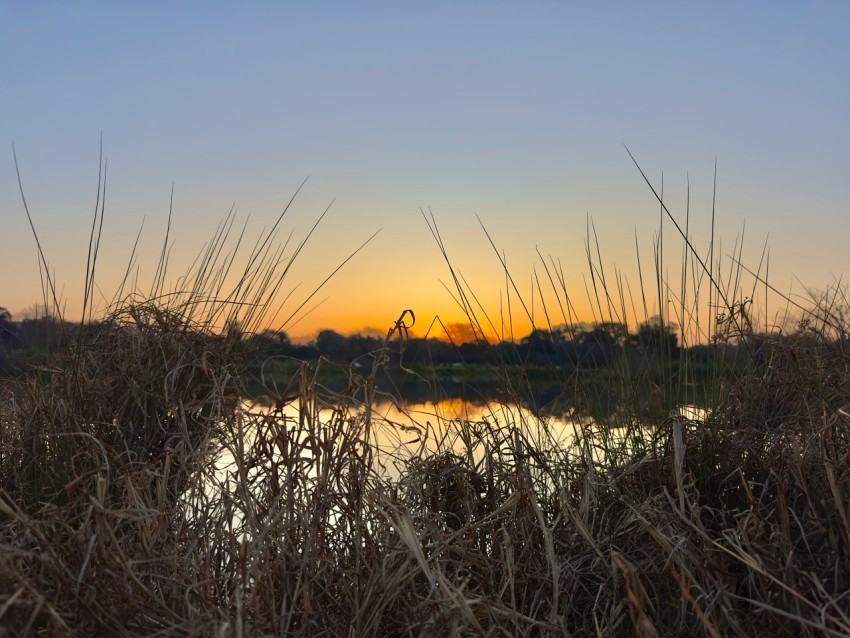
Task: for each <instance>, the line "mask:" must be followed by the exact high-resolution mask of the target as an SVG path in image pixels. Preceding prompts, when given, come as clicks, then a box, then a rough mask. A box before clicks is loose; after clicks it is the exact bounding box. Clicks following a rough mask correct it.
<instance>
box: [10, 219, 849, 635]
mask: <svg viewBox="0 0 850 638" xmlns="http://www.w3.org/2000/svg"><path fill="white" fill-rule="evenodd" d="M101 215H102V210H101ZM671 217H672V216H671ZM429 221H432V220H429ZM278 223H280V220H278ZM97 227H98V226H97V224H94V225H93V228H95V229H96V228H97ZM430 227H431V230H432V232H433V233H434V236H435V239H436V241H437V245H438V247H439V248H440V249H441V250H443V254H444V255H445V254H446V253H445V249H444V246H443V243H442V241H441V239H440V237H439V233H438V232H437V230H436V226H434V225H433V224H432V225H431V226H430ZM275 228H276V227H275ZM275 228H273V229H272V231H270V233H269V234H268V235H266V236H264V237H261V238H260V240H259V241H258V242H257V244H256V245H255V246H254V248H253V249H252V250H250V251H248V254H247V258H246V262H245V263H246V264H247V265H246V266H245V268H244V270H243V273H242V274H241V275H239V276H238V277H237V278H236V280H237V283H236V285H235V286H232V287H227V286H225V281H227V280H228V279H227V277H226V274H227V272H226V271H227V269H229V268H230V265H231V264H232V263H233V261H234V259H233V257H234V256H235V255H236V254H237V247H232V248H227V247H226V246H227V245H228V244H227V241H228V237H227V233H226V232H224V231H222V232H221V233H218V234H217V235H216V236H215V237H214V238H213V239H212V240H211V242H210V245H209V246H210V247H209V249H208V250H207V251H206V252H204V253H202V255H201V258H200V259H199V260H198V262H197V263H196V266H195V268H194V270H192V271H191V272H189V273H187V274H186V275H184V276H183V277H182V278H181V279H180V281H181V284H180V288H179V289H167V288H166V285H165V281H166V276H165V259H164V258H163V260H162V262H161V264H160V266H161V267H160V268H159V269H158V271H157V275H156V277H155V281H154V285H153V287H152V288H151V290H149V291H148V292H146V293H144V294H141V293H138V292H136V291H133V292H132V294H129V293H126V292H125V291H122V293H121V294H119V295H117V296H116V301H115V303H114V304H113V305H112V307H111V309H110V310H109V312H108V313H107V314H106V315H104V316H101V317H98V318H96V319H94V318H87V319H86V320H84V321H83V322H82V323H80V324H78V327H77V329H75V330H74V331H73V334H71V333H70V331H69V330H68V328H67V326H68V325H69V324H67V323H65V322H63V321H61V320H58V321H57V323H56V329H57V330H58V331H59V333H60V334H61V343H60V345H58V346H56V347H55V348H54V347H51V348H50V349H49V351H45V352H44V353H43V358H41V359H40V360H39V361H38V362H37V363H34V364H30V365H26V366H24V367H23V369H19V370H7V375H6V378H5V380H4V382H3V385H2V389H0V392H2V401H0V627H1V628H2V631H0V633H4V632H5V635H10V636H11V635H14V636H39V635H72V636H85V635H115V636H118V635H121V636H222V637H224V636H272V635H273V636H290V635H303V636H314V635H336V636H342V635H349V636H351V635H354V636H372V635H374V636H379V635H399V636H420V635H445V636H461V635H466V636H513V635H528V636H543V635H552V636H569V635H573V636H586V635H600V636H603V635H604V636H618V635H622V636H632V635H636V636H644V637H649V636H662V635H664V636H667V635H681V636H696V635H703V636H726V635H749V636H756V635H761V636H764V635H772V636H773V635H777V636H778V635H786V636H802V635H811V636H816V635H817V636H823V635H831V636H846V635H848V634H850V599H848V598H847V592H848V591H850V557H848V552H850V519H848V516H849V515H848V507H850V467H848V464H849V463H850V455H848V454H850V433H848V427H850V423H848V421H850V418H848V416H847V413H846V412H844V411H843V410H842V408H843V407H844V406H845V405H846V404H847V403H848V402H850V350H848V348H850V340H848V328H849V327H850V324H848V321H847V311H848V304H847V302H848V300H847V298H846V296H845V295H844V292H843V289H842V288H840V287H835V288H833V289H832V290H831V291H830V292H829V293H828V294H826V295H824V296H820V297H813V298H812V299H811V300H809V302H807V303H805V304H803V303H802V302H798V301H794V302H793V303H790V301H789V306H788V311H789V314H793V315H794V317H795V321H793V322H789V323H786V326H790V328H789V329H784V330H782V331H776V330H768V327H767V326H761V327H759V326H757V325H755V324H756V323H757V322H755V321H754V320H753V319H752V317H751V316H750V313H749V309H750V308H751V307H752V306H751V303H752V301H751V300H752V298H753V295H752V292H753V290H754V288H753V289H744V288H743V284H742V283H741V282H742V281H743V279H744V277H743V275H744V274H745V271H742V270H741V267H737V270H735V269H733V270H732V271H731V273H732V274H731V276H725V275H724V276H721V274H720V265H721V261H720V259H719V258H716V256H715V255H714V254H713V238H712V245H711V246H710V247H708V249H707V250H705V251H703V252H704V253H705V254H701V253H699V252H698V251H697V250H696V248H694V247H693V245H692V243H691V242H690V240H686V241H685V250H684V252H683V263H682V268H683V270H684V271H685V273H684V276H683V277H682V280H683V281H684V282H686V283H687V282H690V284H689V287H687V286H685V284H682V286H681V287H679V285H678V284H677V285H676V286H675V289H674V287H673V286H672V284H670V283H668V281H667V280H666V279H665V278H664V277H662V276H661V273H662V272H663V271H661V270H659V271H657V272H658V276H657V278H656V280H655V282H654V284H655V285H654V287H653V286H652V285H650V282H647V283H646V286H645V288H642V289H641V294H642V295H644V297H646V296H647V295H657V297H658V298H659V300H660V301H661V303H660V304H659V305H660V307H663V308H667V307H670V304H669V303H668V297H669V296H671V295H673V296H674V297H675V300H676V304H674V306H675V307H678V308H680V309H681V310H682V312H681V313H679V314H678V315H675V316H672V317H670V316H664V317H663V318H662V323H661V324H659V325H660V326H661V328H662V333H661V334H673V333H675V334H677V335H678V336H679V339H680V340H681V341H680V342H679V344H680V345H681V346H682V349H681V351H679V349H678V348H677V349H676V352H675V360H674V351H673V349H672V348H671V347H669V346H670V341H669V340H668V341H667V342H666V343H667V346H663V341H659V342H658V344H657V345H658V348H657V349H656V351H655V352H654V354H653V356H651V357H649V356H641V357H637V356H620V357H617V358H616V359H614V360H612V361H610V363H609V364H607V365H605V366H594V368H595V369H594V370H593V371H591V372H589V373H588V371H587V370H584V369H582V368H581V367H580V366H574V368H573V369H570V370H565V368H564V366H563V365H560V364H559V365H560V367H555V366H554V365H553V367H552V369H551V370H549V371H548V372H546V373H545V374H546V375H547V379H549V381H552V380H554V381H555V382H557V383H558V384H560V385H561V386H562V388H563V389H564V390H565V394H564V396H567V397H568V398H569V401H570V403H571V407H572V409H573V412H572V414H575V415H576V418H575V419H574V420H573V421H571V422H570V427H571V428H572V432H571V438H570V441H571V444H570V445H564V444H563V440H562V438H561V437H560V435H559V434H558V433H557V432H554V430H553V429H552V427H551V425H552V421H551V415H550V414H548V413H547V412H546V411H545V410H542V409H540V408H542V404H541V402H540V401H538V399H536V398H535V397H539V392H537V391H536V390H535V388H536V387H537V386H536V384H537V381H538V380H539V378H538V377H537V376H536V375H540V374H544V373H543V372H541V371H545V370H547V365H548V364H547V361H545V360H537V359H535V360H534V361H531V360H528V359H527V358H526V359H523V358H522V357H521V356H520V357H519V358H518V359H514V358H511V356H512V355H511V356H508V354H506V353H509V352H510V349H509V347H508V346H502V347H497V346H493V347H491V348H490V349H488V348H487V347H485V346H483V340H482V341H480V342H479V344H478V347H480V348H482V351H483V352H485V353H486V356H487V359H486V360H485V361H483V362H481V363H476V364H475V365H476V366H478V367H474V368H471V370H470V371H469V373H470V374H473V373H474V374H475V375H485V374H486V376H487V378H488V379H489V380H491V381H492V383H493V384H495V385H496V386H497V387H498V389H499V392H500V393H501V394H500V398H499V400H498V401H499V402H500V403H501V404H502V405H507V406H523V410H514V411H511V410H506V411H505V414H507V415H513V416H507V417H505V418H503V419H501V420H498V421H496V420H488V419H482V418H475V419H450V420H448V421H445V422H444V423H443V425H442V427H439V428H436V427H430V426H429V423H428V421H429V419H427V418H421V416H420V417H418V423H420V425H419V426H417V425H416V424H415V423H413V424H412V423H411V422H409V421H408V422H405V423H400V422H398V421H399V420H395V419H394V418H393V417H392V416H387V415H386V414H385V413H382V412H378V411H377V410H376V409H375V406H377V405H378V404H379V403H381V402H384V403H386V401H395V404H396V405H397V407H398V408H399V409H401V410H404V402H403V401H402V400H401V399H400V398H398V397H396V396H395V394H394V393H395V391H396V390H397V389H398V387H397V386H394V385H393V384H392V383H390V382H389V381H388V380H396V381H397V380H399V379H405V378H410V379H413V378H417V377H419V378H424V379H425V381H426V382H427V383H426V386H427V387H429V388H430V389H431V390H433V391H434V393H435V400H439V399H440V398H441V397H440V396H439V395H440V391H441V390H440V388H441V375H440V374H437V373H435V374H433V375H432V376H430V377H428V375H427V374H425V371H427V368H428V362H427V361H424V360H420V361H418V362H417V366H418V367H415V369H414V368H412V367H410V366H408V365H406V364H405V359H404V358H400V357H401V355H402V354H403V349H404V347H405V346H407V345H409V339H407V337H408V334H407V332H408V327H409V321H410V317H409V315H408V314H407V313H404V314H402V315H401V316H400V317H399V319H398V320H397V321H395V322H394V323H391V327H390V329H389V330H388V332H387V335H386V337H385V338H383V339H379V340H377V341H376V342H375V343H373V344H372V347H370V348H369V349H368V351H366V352H364V353H362V356H360V357H359V358H358V363H359V365H357V366H354V365H351V361H349V362H346V365H334V364H333V363H332V362H329V361H327V360H325V359H321V358H320V359H316V360H308V361H298V362H294V360H292V359H289V360H288V361H290V363H288V364H287V365H289V366H291V367H290V368H281V369H278V370H277V371H276V372H275V374H273V375H271V376H269V375H267V374H266V373H265V371H267V369H266V368H264V366H263V364H262V362H261V363H259V364H258V361H257V359H256V357H255V356H254V354H252V351H251V350H250V349H249V348H247V347H246V342H248V341H250V337H251V335H255V334H261V333H262V328H264V327H265V325H266V320H267V318H268V317H267V313H268V312H269V308H268V306H267V305H266V303H265V301H264V300H265V299H266V297H267V292H268V290H269V286H271V285H274V284H275V282H277V281H279V277H281V276H283V275H282V274H281V272H283V273H284V274H285V272H286V264H283V266H281V260H280V257H279V254H278V253H277V252H276V249H274V248H272V247H271V246H272V238H273V236H274V232H275ZM94 232H95V233H96V231H94ZM94 237H95V240H97V236H96V234H95V236H94ZM668 241H669V240H668ZM93 244H94V245H96V244H97V241H94V242H93ZM222 246H224V248H222ZM228 251H230V252H228ZM163 254H165V252H164V253H163ZM588 254H589V267H590V269H591V271H592V272H594V273H595V276H594V279H593V282H594V283H593V284H592V286H593V287H592V288H591V290H590V294H591V295H592V296H593V297H594V298H595V299H596V300H597V301H599V305H598V310H599V315H598V316H597V322H598V323H599V324H600V325H601V324H603V323H607V324H615V323H619V324H622V323H623V322H624V318H625V317H626V316H628V314H629V313H628V312H626V307H625V306H626V299H627V296H626V295H625V294H621V293H623V291H622V290H619V289H618V288H617V287H616V286H611V285H610V284H609V283H606V282H610V281H620V278H619V277H613V278H609V279H606V277H605V273H604V269H603V268H602V267H601V260H596V259H594V258H591V255H592V253H591V252H590V251H589V253H588ZM447 262H448V264H449V268H450V269H451V268H452V267H451V260H448V259H447ZM43 263H44V265H45V266H46V261H44V262H43ZM90 264H91V268H90V269H89V275H87V281H86V290H87V291H91V290H92V289H93V281H94V271H95V267H94V259H93V257H92V255H90ZM543 266H544V270H541V273H542V274H543V276H542V277H541V281H548V282H550V284H551V285H552V286H553V288H554V289H555V290H556V291H557V294H556V295H554V296H555V297H556V298H557V299H558V300H559V303H560V304H561V305H560V306H558V307H550V308H548V309H547V313H546V316H547V318H549V317H554V316H556V313H562V314H563V315H564V316H565V317H569V316H570V310H569V295H568V292H569V291H567V290H566V289H562V288H559V284H558V282H559V281H563V280H562V279H560V278H559V276H558V273H557V270H556V269H555V270H553V269H551V268H550V266H551V264H549V265H547V264H545V263H544V265H543ZM281 268H283V270H281ZM45 272H49V269H47V268H46V267H45ZM452 273H453V274H454V271H453V270H452ZM454 280H455V282H456V283H457V294H458V297H459V298H460V299H462V300H464V301H463V303H464V305H465V307H466V308H467V310H468V319H469V323H470V325H471V326H472V329H473V330H475V331H476V333H477V334H481V335H483V334H484V333H485V329H486V327H487V326H486V325H485V324H486V322H487V321H489V319H487V318H486V316H485V315H484V314H483V313H482V312H481V309H479V308H477V307H476V306H475V303H474V300H473V298H472V296H471V291H469V290H468V289H467V288H466V287H465V285H464V283H463V281H462V280H461V278H459V277H456V276H455V279H454ZM508 281H509V279H508ZM755 281H756V283H757V284H759V285H763V284H762V283H760V282H763V279H762V278H761V277H760V276H759V275H758V274H756V276H755ZM52 285H53V284H52V282H51V281H50V279H49V277H48V278H47V284H46V291H45V292H46V297H47V299H48V301H49V300H51V299H55V297H54V291H53V288H52ZM754 286H755V284H754ZM509 292H510V294H517V295H518V291H517V290H516V289H515V288H514V289H512V290H510V291H509ZM618 300H619V301H618ZM699 304H706V307H708V308H710V309H711V312H710V314H709V315H699V313H697V312H695V311H694V310H695V309H696V306H697V305H699ZM521 305H522V304H520V303H517V304H516V305H515V307H521ZM57 307H58V304H57ZM84 314H85V313H84ZM86 316H87V315H86ZM698 316H702V317H705V316H710V321H707V322H706V321H705V319H703V324H702V325H698V326H694V325H693V322H695V321H697V319H694V318H695V317H698ZM645 319H646V320H648V319H649V318H648V317H645ZM556 323H557V322H556V321H554V320H551V321H549V322H548V323H547V325H545V326H543V329H544V330H545V331H546V332H547V333H549V334H550V335H551V334H552V333H553V330H554V328H555V327H556V326H555V324H556ZM564 323H565V325H566V324H568V323H569V321H566V322H564ZM52 325H53V324H51V326H52ZM63 326H64V327H63ZM667 326H671V329H670V330H668V329H667ZM237 327H238V329H237ZM542 334H543V333H540V334H538V335H537V337H541V335H542ZM695 335H696V336H695ZM689 339H691V340H692V342H691V343H688V340H689ZM697 343H700V344H702V346H701V347H704V348H709V349H710V350H711V352H713V353H716V356H714V355H712V356H703V355H704V352H705V350H697V349H692V346H694V345H696V344H697ZM526 345H527V344H526ZM516 347H517V348H518V350H516V352H520V350H519V349H521V348H522V347H523V344H517V346H516ZM726 348H734V349H735V351H736V352H742V353H744V352H745V353H746V357H744V358H743V359H741V358H739V357H737V356H736V357H734V358H730V357H728V356H725V355H724V353H725V352H727V350H726ZM540 351H543V352H547V351H548V352H550V354H551V353H555V354H557V353H556V351H555V350H546V348H543V349H542V350H540ZM730 351H731V350H730ZM699 353H703V354H700V356H701V357H702V358H701V359H699V358H698V357H697V355H698V354H699ZM408 354H409V352H408ZM553 356H554V355H553ZM266 359H267V357H266ZM263 360H265V359H263ZM432 363H433V362H432ZM269 365H272V364H269ZM466 365H467V364H465V363H464V364H463V365H462V366H461V368H462V369H465V366H466ZM325 367H334V368H335V370H336V373H335V374H337V375H338V377H339V379H342V380H343V383H342V385H341V386H339V385H333V384H329V383H326V382H325V381H326V378H325V377H323V376H322V375H323V371H322V370H323V369H324V368H325ZM282 370H283V371H282ZM284 372H285V373H284ZM249 386H250V387H253V388H254V390H253V391H252V393H253V394H257V391H256V388H257V387H258V386H260V387H262V393H263V394H264V395H265V398H266V401H267V405H266V408H265V409H262V410H259V409H253V408H249V407H246V406H245V405H244V404H243V403H242V402H241V399H242V398H243V397H244V396H245V395H246V393H247V392H248V388H249ZM695 387H696V388H697V389H699V390H700V391H701V392H702V394H701V397H700V403H701V405H702V406H703V407H705V408H707V412H706V413H705V414H704V415H701V416H700V418H699V419H692V418H687V417H686V416H683V415H682V414H681V413H680V412H679V411H678V410H676V409H675V408H676V406H677V405H679V404H682V403H694V388H695ZM606 397H608V398H610V397H615V400H613V401H611V400H608V401H603V400H602V399H604V398H606ZM692 416H695V415H692ZM579 417H580V418H579ZM434 418H437V417H436V416H435V417H434ZM381 437H383V438H381ZM393 437H395V440H398V441H399V442H402V441H403V442H405V445H398V446H396V447H393V446H392V445H388V444H387V442H388V441H392V440H394V439H393ZM379 441H380V443H379ZM411 441H413V442H415V443H414V444H413V445H412V447H411V443H410V442H411ZM417 446H418V447H417ZM223 459H226V462H223Z"/></svg>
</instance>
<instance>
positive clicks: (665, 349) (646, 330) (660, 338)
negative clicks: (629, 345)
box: [634, 316, 679, 357]
mask: <svg viewBox="0 0 850 638" xmlns="http://www.w3.org/2000/svg"><path fill="white" fill-rule="evenodd" d="M634 344H635V345H636V346H637V347H638V348H640V349H642V350H643V351H644V352H646V353H653V354H665V353H666V354H669V355H670V356H672V357H676V356H678V354H679V337H678V335H677V334H676V328H675V326H672V325H670V324H668V323H664V321H663V320H662V319H661V317H659V316H655V317H652V318H651V319H649V321H646V322H644V323H642V324H640V325H639V326H638V330H637V334H635V335H634Z"/></svg>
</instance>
